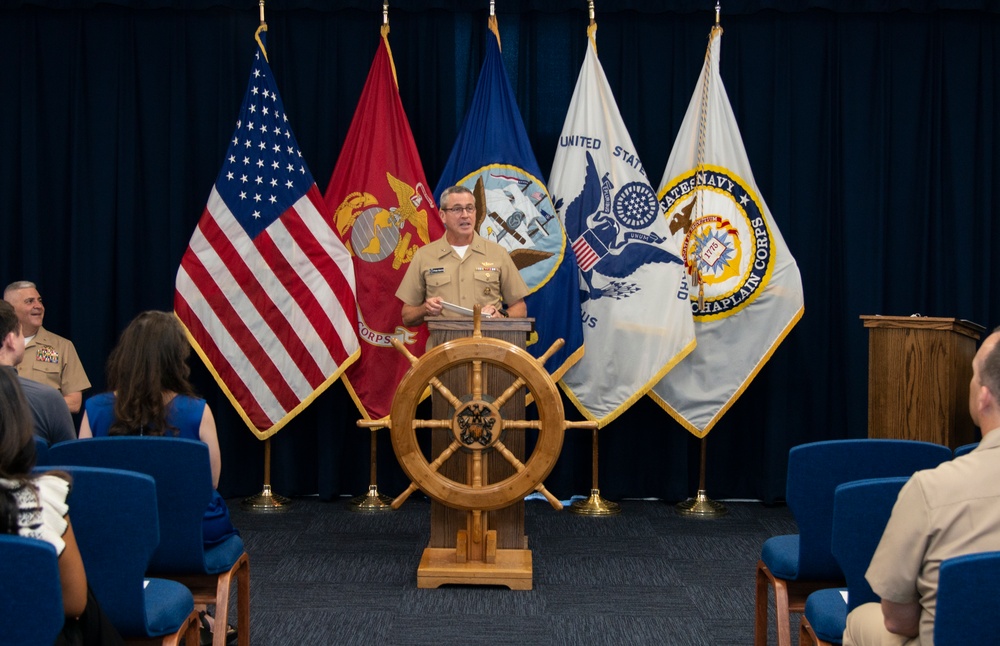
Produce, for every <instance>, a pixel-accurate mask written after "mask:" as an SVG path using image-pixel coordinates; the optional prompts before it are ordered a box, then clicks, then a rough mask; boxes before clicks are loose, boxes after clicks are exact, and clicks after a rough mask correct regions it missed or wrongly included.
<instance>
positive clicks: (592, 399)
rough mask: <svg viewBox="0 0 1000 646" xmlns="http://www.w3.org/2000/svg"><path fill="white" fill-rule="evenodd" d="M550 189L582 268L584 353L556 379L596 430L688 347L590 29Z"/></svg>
mask: <svg viewBox="0 0 1000 646" xmlns="http://www.w3.org/2000/svg"><path fill="white" fill-rule="evenodd" d="M588 35H589V36H590V43H589V46H588V47H587V54H586V58H585V59H584V62H583V69H581V70H580V77H579V79H578V80H577V82H576V90H574V92H573V99H572V101H571V102H570V106H569V112H568V114H567V115H566V121H565V123H564V125H563V130H562V135H561V136H560V138H559V147H558V149H557V150H556V155H555V161H554V162H553V164H552V173H551V174H550V175H549V191H550V192H551V194H552V198H553V202H554V203H555V206H556V210H557V212H558V213H559V216H560V218H562V220H563V222H564V226H565V228H566V236H567V240H568V241H569V243H570V244H571V245H572V247H573V251H574V252H575V256H576V259H577V263H578V264H579V269H580V302H581V303H580V306H581V312H580V316H581V320H582V321H583V342H584V355H583V358H582V359H581V360H580V361H579V362H578V363H577V364H576V365H575V366H573V368H571V369H570V370H569V371H568V372H567V373H566V374H565V376H564V377H563V379H562V381H561V382H560V383H561V385H562V387H563V390H564V391H565V392H566V393H567V395H568V396H569V397H570V399H571V400H573V402H574V403H575V404H576V406H577V408H579V409H580V412H581V413H582V414H583V415H584V416H585V417H587V418H588V419H591V420H594V421H596V422H597V423H598V424H599V425H600V426H604V425H605V424H607V423H608V422H610V421H612V420H613V419H615V418H616V417H618V416H619V415H620V414H621V413H622V412H624V411H625V410H626V409H627V408H628V407H629V406H631V405H632V404H633V403H634V402H635V401H636V400H638V399H639V398H640V397H642V396H643V395H645V394H646V393H647V392H648V391H649V389H650V388H651V387H652V386H653V384H655V383H657V382H658V381H659V380H660V379H661V378H662V377H663V375H665V374H666V373H667V371H669V370H670V369H671V368H672V367H673V366H674V365H675V364H676V363H677V362H678V361H680V360H681V359H682V358H683V357H684V356H685V355H686V354H687V353H689V352H691V350H692V349H693V348H694V323H693V321H692V318H691V309H690V306H689V304H688V299H687V294H686V293H685V292H682V289H683V286H682V282H683V281H682V274H683V264H682V263H681V260H680V256H679V254H678V250H677V247H676V245H675V243H674V241H673V240H672V238H671V236H670V232H669V231H668V229H667V222H666V220H664V219H663V218H662V217H660V206H659V202H658V200H657V198H656V194H655V192H654V191H653V188H652V186H651V184H650V182H649V179H648V178H647V177H646V173H645V171H644V170H643V167H642V164H641V163H640V162H639V158H638V157H637V156H636V153H635V147H634V146H633V145H632V139H631V138H630V137H629V134H628V131H627V130H626V129H625V124H624V123H623V122H622V118H621V114H620V113H619V111H618V106H617V105H616V103H615V100H614V96H612V94H611V88H610V87H609V86H608V81H607V79H606V78H605V76H604V70H603V69H602V68H601V64H600V61H598V59H597V46H596V44H595V41H594V38H593V27H592V28H591V29H590V30H588Z"/></svg>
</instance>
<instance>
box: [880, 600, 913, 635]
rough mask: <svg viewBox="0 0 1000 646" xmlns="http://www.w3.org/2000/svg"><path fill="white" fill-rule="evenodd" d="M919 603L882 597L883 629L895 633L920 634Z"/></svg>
mask: <svg viewBox="0 0 1000 646" xmlns="http://www.w3.org/2000/svg"><path fill="white" fill-rule="evenodd" d="M920 610H921V606H920V603H918V602H916V601H914V602H911V603H896V602H895V601H887V600H886V599H882V618H883V619H884V620H885V629H886V630H888V631H889V632H890V633H893V634H895V635H902V636H904V637H917V636H918V635H920Z"/></svg>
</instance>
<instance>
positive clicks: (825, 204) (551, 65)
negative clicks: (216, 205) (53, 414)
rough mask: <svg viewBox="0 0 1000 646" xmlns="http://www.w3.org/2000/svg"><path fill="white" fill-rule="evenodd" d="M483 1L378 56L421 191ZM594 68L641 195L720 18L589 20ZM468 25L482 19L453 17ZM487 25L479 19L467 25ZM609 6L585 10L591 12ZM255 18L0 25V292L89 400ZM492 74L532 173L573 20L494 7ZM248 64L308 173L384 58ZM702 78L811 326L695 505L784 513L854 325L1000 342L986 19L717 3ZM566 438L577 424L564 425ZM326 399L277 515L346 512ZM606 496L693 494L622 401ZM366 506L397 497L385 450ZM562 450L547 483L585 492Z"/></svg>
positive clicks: (744, 420)
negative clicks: (504, 90)
mask: <svg viewBox="0 0 1000 646" xmlns="http://www.w3.org/2000/svg"><path fill="white" fill-rule="evenodd" d="M488 4H489V3H488V1H487V0H482V2H475V3H472V2H467V1H464V0H463V1H459V0H436V1H435V0H407V1H405V2H404V1H403V0H398V1H397V2H394V3H391V5H392V6H391V7H390V24H391V28H392V32H391V34H390V42H391V44H392V47H393V53H394V56H395V62H396V68H397V73H398V78H399V83H400V93H401V95H402V99H403V103H404V107H405V109H406V111H407V114H408V117H409V119H410V123H411V125H412V127H413V132H414V136H415V138H416V142H417V146H418V148H419V150H420V153H421V156H422V158H423V163H424V167H425V170H426V172H427V176H428V179H429V180H430V181H431V183H432V184H434V183H436V180H437V178H438V176H439V175H440V172H441V169H442V167H443V165H444V163H445V161H446V160H447V156H448V153H449V151H450V150H451V146H452V144H453V142H454V138H455V135H456V133H457V131H458V128H459V125H460V123H461V119H462V117H463V116H464V114H465V111H466V108H467V106H468V101H469V99H470V98H471V94H472V91H473V89H474V85H475V82H476V78H477V75H478V72H479V68H480V65H481V63H482V56H483V44H484V38H485V36H486V33H487V32H486V18H487V9H488ZM596 4H597V11H598V14H597V19H598V25H599V28H598V32H597V43H598V51H599V52H600V56H601V61H602V63H603V65H604V68H605V71H606V72H607V75H608V77H609V81H610V83H611V85H612V88H613V90H614V93H615V96H616V97H617V99H618V104H619V106H620V107H621V111H622V115H623V118H624V120H625V123H626V125H627V127H628V128H629V131H630V132H631V133H632V136H633V139H634V140H635V145H636V147H637V148H638V150H637V151H636V152H638V153H639V155H640V157H641V159H642V160H643V163H644V165H645V167H646V169H647V172H648V174H649V176H650V177H651V179H652V180H653V182H654V183H657V182H659V179H660V175H661V173H662V170H663V167H664V165H665V164H666V160H667V156H668V155H669V153H670V147H671V145H672V144H673V139H674V136H675V135H676V132H677V128H678V127H679V124H680V120H681V118H682V116H683V114H684V110H685V108H686V107H687V103H688V100H689V99H690V97H691V93H692V91H693V89H694V83H695V80H696V78H697V76H698V73H699V71H700V67H701V64H702V60H703V57H704V52H705V45H706V43H707V35H708V32H709V28H710V27H711V24H712V22H713V20H714V11H713V7H714V3H713V2H710V1H704V0H699V1H694V0H681V1H677V0H671V1H667V0H617V1H616V2H610V1H607V0H605V1H602V0H597V3H596ZM473 5H476V6H473ZM479 5H481V6H479ZM604 5H607V6H604ZM257 11H258V9H257V3H256V2H255V1H249V0H245V1H241V2H235V1H226V2H221V1H217V2H209V1H207V0H206V1H199V0H189V1H187V2H183V3H177V2H166V1H152V0H150V1H146V2H101V3H96V2H90V3H86V2H66V1H57V0H52V1H48V2H46V1H44V0H37V1H35V2H2V3H0V25H2V26H3V37H2V38H0V63H2V67H3V75H2V80H0V89H2V95H0V232H2V237H3V242H4V246H3V253H2V254H0V283H2V284H6V283H8V282H10V281H13V280H17V279H22V278H26V279H31V280H34V281H35V282H37V283H38V284H39V287H40V291H41V292H42V295H43V297H44V298H45V301H46V304H47V307H48V311H47V315H46V327H48V328H49V329H51V330H53V331H55V332H58V333H60V334H63V335H65V336H68V337H70V338H71V339H73V341H74V342H75V343H76V346H77V348H78V350H79V351H80V355H81V357H82V360H83V362H84V365H85V367H86V369H87V371H88V373H89V375H90V378H91V381H92V382H93V383H94V389H93V390H92V391H90V392H89V393H88V394H94V393H97V392H100V391H101V390H102V389H103V388H104V383H105V380H104V374H103V373H104V369H103V366H104V361H105V358H106V357H107V355H108V352H109V351H110V349H111V348H112V346H113V345H114V343H115V341H116V339H117V336H118V333H119V332H120V330H121V329H122V328H123V327H124V326H125V324H126V323H127V322H128V321H129V320H131V318H132V317H134V316H135V315H136V314H137V313H138V312H140V311H142V310H145V309H152V308H155V309H170V308H171V304H172V294H173V283H174V276H175V273H176V270H177V266H178V263H179V262H180V258H181V255H182V254H183V252H184V249H185V247H186V246H187V243H188V240H189V238H190V236H191V233H192V232H193V230H194V227H195V224H196V222H197V221H198V219H199V217H200V215H201V213H202V209H203V208H204V205H205V202H206V199H207V197H208V193H209V190H210V188H211V186H212V182H213V181H214V179H215V177H216V175H217V173H218V171H219V168H220V167H221V164H222V155H223V153H224V151H225V149H226V145H227V142H228V140H229V138H230V136H231V135H232V132H233V128H234V126H235V120H236V117H237V110H238V107H239V102H240V99H241V97H242V94H243V90H244V88H245V83H246V79H247V74H248V72H249V69H250V62H251V56H252V53H253V48H254V43H253V39H252V36H253V31H254V29H255V28H256V26H257ZM497 14H498V17H499V24H500V33H501V37H502V43H503V55H504V62H505V65H506V66H507V71H508V74H509V76H510V79H511V82H512V84H513V85H514V88H515V91H516V93H517V98H518V102H519V106H520V109H521V114H522V116H523V117H524V121H525V124H526V126H527V128H528V134H529V137H530V139H531V142H532V145H533V147H534V150H535V154H536V155H537V157H538V161H539V164H540V166H541V168H542V169H543V172H544V173H546V174H547V173H548V170H549V169H550V168H551V163H552V157H553V154H554V152H555V147H556V143H557V140H558V136H559V131H560V129H561V127H562V122H563V119H564V117H565V113H566V108H567V106H568V104H569V100H570V96H571V94H572V91H573V86H574V83H575V80H576V77H577V74H578V72H579V69H580V65H581V63H582V60H583V53H584V47H585V45H586V39H585V28H586V24H587V16H586V3H585V2H584V1H583V0H573V1H572V2H569V1H567V0H521V1H516V0H498V2H497ZM267 21H268V25H269V32H268V51H269V54H270V62H271V66H272V68H273V70H274V72H275V74H276V76H277V81H278V85H279V87H280V88H281V91H282V96H283V98H284V101H285V105H286V107H287V109H288V112H289V115H290V119H291V120H292V125H293V127H294V129H295V132H296V134H297V136H298V138H299V143H300V145H301V147H302V152H303V155H304V156H305V157H306V160H307V162H308V164H309V166H310V168H311V169H312V171H313V173H314V175H315V176H316V178H317V181H318V182H320V184H321V185H322V184H323V183H324V182H325V181H326V180H327V179H328V178H329V176H330V173H331V172H332V170H333V165H334V162H335V160H336V158H337V154H338V152H339V150H340V146H341V143H342V142H343V138H344V136H345V133H346V131H347V127H348V125H349V122H350V118H351V115H352V114H353V111H354V108H355V106H356V104H357V100H358V97H359V95H360V92H361V88H362V85H363V83H364V79H365V75H366V74H367V72H368V67H369V65H370V62H371V59H372V56H373V55H374V52H375V48H376V46H377V44H378V28H379V25H380V23H381V2H378V1H377V0H351V1H339V2H328V1H325V0H324V1H321V0H297V1H293V0H288V1H285V2H279V1H277V0H272V1H271V2H268V4H267ZM722 24H723V27H724V28H725V30H726V31H725V36H724V39H723V44H722V63H721V67H722V76H723V78H724V80H725V82H726V86H727V89H728V91H729V96H730V99H731V101H732V104H733V108H734V110H735V112H736V116H737V119H738V121H739V123H740V127H741V129H742V132H743V138H744V143H745V145H746V148H747V152H748V154H749V157H750V161H751V164H752V165H753V170H754V174H755V176H756V179H757V182H758V184H759V186H760V190H761V193H762V195H763V197H764V199H765V200H766V201H767V202H768V204H769V206H770V207H771V211H772V212H773V214H774V217H775V219H776V221H777V222H778V224H779V226H780V228H781V231H782V233H783V235H784V237H785V240H786V241H787V243H788V246H789V248H790V249H791V251H792V253H793V254H794V255H795V257H796V259H797V261H798V264H799V267H800V268H801V271H802V281H803V285H804V290H805V302H806V311H805V316H804V317H803V319H802V321H801V322H800V323H799V325H798V326H797V327H796V328H795V330H794V331H793V332H792V333H791V335H790V336H789V337H788V338H787V340H786V341H785V342H784V344H783V345H782V346H781V347H780V348H779V350H778V351H777V352H776V353H775V355H774V357H773V358H772V360H771V361H770V363H769V364H768V365H767V366H766V367H765V368H764V370H763V371H762V372H761V373H760V375H759V376H758V377H757V379H756V381H755V382H754V383H753V384H752V385H751V386H750V388H749V389H748V390H747V391H746V393H745V394H744V395H743V397H742V398H741V399H740V400H739V402H738V403H737V404H736V405H735V406H734V407H733V408H732V409H731V410H730V411H729V413H727V415H726V416H725V417H724V418H723V420H722V421H721V422H720V423H719V424H718V425H717V426H716V427H715V429H714V430H713V431H712V432H711V433H710V434H709V436H708V440H707V442H708V444H707V446H708V469H707V475H708V479H707V489H708V492H709V495H711V496H712V497H714V498H728V497H738V498H760V499H763V500H766V501H774V500H778V499H781V498H783V496H784V486H785V465H786V459H787V454H788V449H789V448H790V447H791V446H794V445H796V444H800V443H802V442H807V441H812V440H820V439H832V438H843V437H863V436H864V435H865V434H866V427H867V413H866V411H867V361H868V356H867V341H868V340H867V334H866V331H865V330H864V329H863V327H862V325H861V322H860V321H859V319H858V317H859V316H860V315H863V314H891V315H908V314H912V313H917V312H919V313H922V314H926V315H932V316H956V317H959V318H965V319H969V320H972V321H975V322H978V323H980V324H983V325H987V326H989V327H992V326H995V325H997V324H998V323H1000V281H998V279H997V275H998V269H997V268H998V267H1000V262H998V261H1000V251H998V250H997V249H998V245H997V244H996V242H997V240H998V239H1000V231H998V229H1000V227H998V223H1000V219H998V216H997V215H996V212H995V203H996V195H995V192H996V191H997V190H998V189H997V188H995V187H997V186H998V185H1000V152H998V151H1000V96H998V93H1000V90H998V88H997V70H998V69H1000V60H998V57H1000V52H998V43H1000V2H996V1H991V2H987V1H973V0H964V1H953V2H933V1H930V0H925V1H917V0H910V1H904V0H895V1H893V0H883V1H881V2H861V1H855V2H847V1H838V0H784V1H782V0H728V1H727V2H724V3H723V19H722ZM192 365H193V367H194V374H195V380H196V383H197V386H198V388H199V390H200V391H201V393H202V394H203V395H204V396H205V397H206V399H208V401H209V403H210V405H211V406H212V407H213V409H214V411H215V414H216V418H217V419H218V423H219V435H220V438H221V442H222V451H223V460H224V469H223V475H222V482H221V485H220V490H221V491H222V492H223V494H224V495H227V496H237V495H248V494H251V493H255V492H257V491H259V490H260V487H261V484H262V483H263V446H262V444H261V443H260V442H258V441H257V440H256V439H255V438H254V437H253V435H252V434H251V433H250V432H249V431H248V430H247V429H246V428H245V427H244V426H243V424H242V422H241V421H240V420H239V418H238V417H237V416H236V415H235V414H234V413H233V411H232V408H231V406H230V405H229V403H228V401H227V400H226V399H225V398H224V397H223V396H222V395H221V393H220V392H219V390H218V388H217V387H216V386H215V384H214V382H213V381H212V379H211V377H210V376H209V375H208V374H207V371H206V370H205V369H204V367H203V366H201V365H200V363H199V362H198V360H197V359H196V358H194V357H193V358H192ZM568 413H569V414H570V416H571V417H574V411H568ZM357 418H358V414H357V411H356V409H355V408H354V406H353V404H352V403H351V401H350V398H349V397H348V396H347V395H346V393H345V391H344V389H343V387H342V386H340V385H339V384H336V385H334V386H333V387H331V388H330V390H329V391H328V392H327V393H325V394H324V395H323V396H322V397H320V398H319V399H318V400H317V401H316V402H315V403H314V405H312V406H311V407H310V408H309V409H307V410H306V411H305V412H304V413H303V414H301V415H300V416H299V417H298V418H296V420H294V421H293V422H292V423H291V424H290V425H289V426H288V427H286V428H285V429H284V430H282V431H281V432H280V433H278V434H277V435H276V436H275V437H274V438H273V440H272V441H273V459H272V484H273V486H274V489H275V491H276V492H278V493H282V494H285V495H296V494H309V493H316V492H318V493H319V494H320V495H321V496H323V497H334V496H337V495H343V494H352V495H353V494H359V493H363V492H364V491H365V490H366V487H367V484H368V466H369V465H368V444H369V437H368V431H366V430H361V429H358V428H357V427H356V426H355V424H354V422H355V420H356V419H357ZM600 443H601V444H600V447H601V450H600V457H601V463H600V478H601V481H600V485H601V490H602V493H603V494H604V495H605V496H606V497H609V498H611V499H616V498H621V497H634V496H641V497H659V498H664V499H668V500H680V499H683V498H686V497H688V496H690V495H692V494H693V493H694V490H695V488H696V484H697V477H698V450H699V442H698V441H697V440H695V439H694V438H693V437H692V436H690V435H689V434H688V433H687V432H685V431H683V430H682V429H681V428H680V427H679V426H677V425H676V424H675V423H674V422H673V421H672V420H671V419H670V418H669V417H668V416H667V415H666V414H665V413H663V412H662V411H661V410H660V409H659V408H658V407H656V406H655V405H653V404H652V403H651V402H649V401H646V400H643V401H640V402H639V403H638V404H637V405H636V406H634V407H633V408H632V409H631V410H630V411H628V412H627V413H626V414H625V415H623V416H622V417H621V418H620V419H619V420H616V421H615V422H614V423H612V424H611V425H609V426H608V427H607V428H606V429H604V430H602V431H601V439H600ZM379 450H380V454H379V485H380V489H381V490H382V491H383V492H386V493H391V494H395V493H397V492H398V491H400V490H401V489H402V488H403V487H404V486H405V484H406V479H405V477H404V475H403V474H402V472H401V470H400V469H399V467H398V466H397V465H396V461H395V459H394V456H393V454H392V450H391V446H390V444H389V441H388V434H387V432H385V431H382V432H381V433H380V442H379ZM590 455H591V453H590V434H589V432H571V433H570V435H568V436H567V441H566V443H565V448H564V452H563V455H562V457H561V459H560V461H559V463H558V465H557V467H556V470H555V472H554V473H553V474H552V476H551V477H550V478H549V480H548V487H549V489H550V490H552V491H553V492H554V493H555V494H556V495H558V496H559V497H561V498H567V497H569V496H570V495H573V494H586V493H587V492H588V491H589V489H590V484H591V482H590V474H591V470H590Z"/></svg>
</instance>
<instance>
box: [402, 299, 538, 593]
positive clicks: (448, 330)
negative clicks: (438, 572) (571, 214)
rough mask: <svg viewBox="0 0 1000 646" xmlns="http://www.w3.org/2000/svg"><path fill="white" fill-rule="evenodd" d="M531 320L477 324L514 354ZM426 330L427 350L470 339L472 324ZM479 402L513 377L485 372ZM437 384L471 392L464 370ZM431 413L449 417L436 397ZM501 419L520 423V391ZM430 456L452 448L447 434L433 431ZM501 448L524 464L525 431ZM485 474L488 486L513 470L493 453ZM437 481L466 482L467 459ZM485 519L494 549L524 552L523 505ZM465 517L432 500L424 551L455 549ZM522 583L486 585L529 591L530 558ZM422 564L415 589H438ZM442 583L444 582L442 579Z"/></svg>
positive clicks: (445, 469) (447, 467) (446, 323)
mask: <svg viewBox="0 0 1000 646" xmlns="http://www.w3.org/2000/svg"><path fill="white" fill-rule="evenodd" d="M534 322H535V319H533V318H496V319H482V320H481V322H480V325H481V330H482V334H483V336H484V337H490V338H495V339H500V340H502V341H506V342H508V343H510V344H512V345H516V346H517V347H519V348H524V347H525V345H526V343H527V339H528V334H529V333H530V332H531V331H532V329H533V327H534ZM427 328H428V331H429V332H430V339H429V342H428V345H427V347H428V349H429V348H431V347H436V346H439V345H441V344H443V343H445V342H447V341H450V340H453V339H463V338H466V337H469V336H472V332H473V320H472V319H471V318H468V319H464V318H463V319H453V318H448V319H436V320H428V321H427ZM483 377H484V382H485V389H484V393H485V395H484V398H486V397H485V396H488V398H490V399H492V398H495V397H497V396H498V395H500V394H501V393H503V392H504V391H505V390H506V389H507V388H508V387H509V386H510V385H511V384H512V383H513V382H514V379H515V376H514V375H513V374H512V373H510V372H508V371H505V370H503V369H501V368H499V367H497V366H492V365H486V366H484V375H483ZM441 382H442V383H443V384H444V385H445V386H447V387H448V389H449V390H450V391H452V392H454V393H468V392H471V388H470V384H469V371H468V370H467V369H465V368H454V369H451V370H449V371H447V372H445V373H444V375H442V376H441ZM432 411H433V417H434V418H435V419H450V418H451V417H452V415H454V412H455V411H453V410H452V409H451V407H450V406H449V405H448V402H447V401H445V399H444V398H443V397H440V396H439V395H438V393H437V392H434V393H433V395H432ZM500 413H501V415H502V416H503V418H504V419H524V415H525V403H524V389H521V391H520V392H519V393H517V394H516V395H515V396H513V397H511V398H510V400H508V401H507V403H505V404H504V405H503V407H502V408H501V409H500ZM431 437H432V440H431V453H432V454H433V455H439V454H440V453H441V452H442V451H443V450H444V449H445V448H446V447H447V446H448V445H449V444H450V443H451V442H452V434H451V431H450V430H448V429H435V430H434V431H432V436H431ZM504 444H505V445H506V446H507V448H508V449H510V451H511V453H513V454H514V456H515V457H516V458H517V459H518V460H522V461H523V460H524V454H525V445H524V431H523V430H513V429H512V430H510V431H508V432H507V436H506V438H505V440H504ZM485 472H486V474H487V477H488V479H489V481H490V482H497V481H499V480H503V479H504V478H507V477H509V476H511V475H513V474H514V468H513V467H512V466H511V465H510V463H509V462H508V461H507V460H505V459H504V458H503V457H502V456H501V455H500V454H499V453H497V452H493V453H491V454H490V456H489V458H488V459H487V460H486V469H485ZM440 473H441V474H442V475H445V476H447V477H448V478H450V479H452V480H455V481H459V482H463V481H466V479H467V477H468V476H467V474H468V473H471V457H470V456H467V458H466V459H457V458H452V459H450V460H448V461H447V462H445V463H444V464H443V465H442V466H441V469H440ZM483 516H484V521H483V525H484V529H492V530H496V538H497V542H496V547H497V548H498V549H507V550H527V549H528V537H527V536H526V535H525V533H524V501H523V500H520V501H518V502H515V503H514V504H512V505H511V506H509V507H506V508H504V509H497V510H494V511H490V512H486V513H484V514H483ZM468 517H469V514H468V512H466V511H464V510H460V509H452V508H450V507H447V506H445V505H443V504H441V503H439V502H437V501H435V500H431V538H430V543H429V545H428V547H429V548H448V549H449V550H454V549H455V547H456V537H457V536H458V534H459V530H463V529H466V525H467V523H468ZM527 558H528V562H527V564H526V567H527V570H526V572H527V579H526V580H521V581H518V580H517V577H516V576H515V577H512V578H509V579H507V580H500V581H486V582H490V583H499V584H501V585H508V586H509V587H511V588H512V589H530V588H531V562H530V553H529V554H528V556H527ZM425 561H426V558H425ZM425 565H428V564H427V563H426V562H422V563H421V566H422V567H421V573H422V575H421V574H419V573H418V587H437V585H435V584H436V583H437V582H438V581H436V580H435V579H436V577H434V576H433V573H432V570H433V568H430V569H429V568H428V567H424V566H425ZM442 580H444V579H442ZM444 582H452V583H458V582H465V583H475V582H476V581H475V580H469V581H461V580H460V577H459V578H456V577H455V576H454V575H452V577H451V579H450V580H446V581H444Z"/></svg>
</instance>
